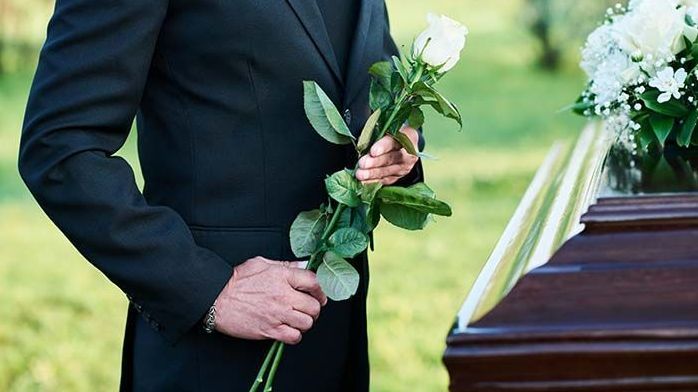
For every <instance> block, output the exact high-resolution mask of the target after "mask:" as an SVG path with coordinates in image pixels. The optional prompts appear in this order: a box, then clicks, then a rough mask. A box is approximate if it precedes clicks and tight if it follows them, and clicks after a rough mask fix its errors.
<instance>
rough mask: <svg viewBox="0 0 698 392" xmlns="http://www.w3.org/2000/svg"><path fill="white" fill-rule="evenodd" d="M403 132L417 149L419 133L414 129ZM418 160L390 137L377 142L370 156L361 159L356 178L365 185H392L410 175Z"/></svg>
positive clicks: (408, 128)
mask: <svg viewBox="0 0 698 392" xmlns="http://www.w3.org/2000/svg"><path fill="white" fill-rule="evenodd" d="M401 132H402V133H404V134H405V135H407V137H409V138H410V140H411V141H412V144H414V146H415V149H416V146H417V142H418V141H419V134H418V133H417V131H416V130H415V129H414V128H410V127H403V128H402V130H401ZM417 160H419V158H418V157H416V156H414V155H411V154H409V153H408V152H407V151H406V150H405V149H404V148H402V146H400V143H398V142H396V141H395V139H393V138H392V137H391V136H389V135H388V136H385V137H383V138H382V139H380V140H379V141H377V142H376V143H375V144H374V145H373V147H371V151H370V152H369V154H368V155H364V156H363V157H361V159H359V170H357V171H356V178H357V179H358V180H360V181H361V182H364V183H370V182H381V183H382V184H383V185H392V184H394V183H395V182H397V181H398V180H399V179H401V178H402V177H404V176H406V175H407V174H409V172H411V171H412V168H413V167H414V165H415V164H416V163H417Z"/></svg>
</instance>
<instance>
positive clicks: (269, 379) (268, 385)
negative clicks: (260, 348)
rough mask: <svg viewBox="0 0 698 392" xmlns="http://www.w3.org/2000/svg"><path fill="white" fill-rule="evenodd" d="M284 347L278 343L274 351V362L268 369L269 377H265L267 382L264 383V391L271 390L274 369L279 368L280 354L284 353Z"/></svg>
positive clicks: (274, 374)
mask: <svg viewBox="0 0 698 392" xmlns="http://www.w3.org/2000/svg"><path fill="white" fill-rule="evenodd" d="M284 347H285V346H284V345H283V344H280V345H279V348H278V350H277V351H276V356H275V357H274V363H273V364H272V365H271V370H269V377H267V382H266V384H264V392H271V388H272V385H273V384H274V377H275V376H276V370H277V369H278V368H279V363H280V362H281V356H282V355H283V353H284Z"/></svg>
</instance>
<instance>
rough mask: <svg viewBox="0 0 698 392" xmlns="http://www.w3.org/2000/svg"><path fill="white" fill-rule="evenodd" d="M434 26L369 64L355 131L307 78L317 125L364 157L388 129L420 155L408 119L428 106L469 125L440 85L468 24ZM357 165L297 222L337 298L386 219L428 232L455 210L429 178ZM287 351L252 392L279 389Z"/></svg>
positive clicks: (434, 22) (312, 260) (297, 236)
mask: <svg viewBox="0 0 698 392" xmlns="http://www.w3.org/2000/svg"><path fill="white" fill-rule="evenodd" d="M428 19H429V27H428V28H427V29H426V30H425V31H424V32H423V33H422V34H420V35H419V37H417V39H416V40H415V42H414V45H413V46H412V50H411V53H410V54H409V55H408V56H403V57H402V58H398V57H393V58H392V61H385V62H379V63H376V64H374V65H373V66H371V68H370V69H369V70H368V72H369V74H370V75H371V77H372V81H371V88H370V96H369V105H370V108H371V111H372V115H371V116H370V117H369V118H368V121H367V122H366V124H365V126H364V127H363V130H362V132H361V134H360V135H359V137H358V138H357V137H355V136H354V135H353V134H352V133H351V132H350V131H349V127H348V126H347V124H346V123H345V122H344V120H343V119H342V116H341V115H340V114H339V111H338V110H337V108H336V107H335V106H334V104H333V103H332V101H331V100H330V98H329V97H328V96H327V94H325V92H324V91H323V90H322V88H320V86H319V85H318V84H317V83H315V82H312V81H306V82H304V83H303V91H304V104H305V113H306V116H307V117H308V120H309V121H310V124H311V125H312V126H313V128H314V129H315V131H316V132H317V133H318V134H319V135H320V136H321V137H323V138H324V139H325V140H326V141H327V142H329V143H333V144H342V145H351V146H353V148H354V150H355V152H356V154H357V157H358V158H360V157H361V156H363V155H364V154H365V153H366V152H367V151H369V150H370V149H371V147H372V146H373V144H374V143H375V142H377V141H378V140H380V139H381V138H383V137H384V136H386V135H390V136H391V137H393V138H394V139H395V140H396V141H397V142H398V143H400V145H402V146H403V148H404V149H405V150H406V151H407V152H408V153H410V154H413V155H418V154H419V153H418V152H417V151H416V149H415V146H414V145H413V144H412V141H411V140H410V139H409V138H408V137H407V136H406V135H405V134H404V133H402V132H401V129H402V127H403V125H405V124H409V125H410V126H412V127H413V128H420V127H421V126H422V124H423V123H424V113H423V111H422V108H425V107H431V108H432V109H434V110H435V111H436V112H437V113H439V114H441V115H443V116H445V117H447V118H450V119H453V120H455V121H457V122H458V124H462V121H461V115H460V113H459V112H458V109H457V108H456V106H455V105H453V104H452V103H451V102H450V101H448V100H447V99H446V98H445V97H444V96H443V95H441V93H439V92H438V91H437V90H436V89H435V88H434V85H435V84H436V82H438V81H439V80H440V79H441V77H442V76H443V75H444V74H445V73H446V72H447V71H449V70H450V69H451V68H453V67H454V66H455V65H456V63H457V62H458V61H459V60H460V52H461V51H462V50H463V47H464V46H465V40H466V35H467V33H468V30H467V29H466V28H465V26H463V25H461V24H460V23H458V22H456V21H454V20H452V19H449V18H447V17H445V16H436V15H429V18H428ZM355 171H356V167H355V168H353V169H344V170H340V171H338V172H336V173H334V174H332V175H330V176H329V177H327V179H326V180H325V190H326V192H327V196H328V200H327V203H325V204H323V205H321V206H319V208H318V209H316V210H312V211H305V212H301V213H300V214H299V215H298V217H297V218H296V220H295V221H294V222H293V224H292V226H291V232H290V241H291V248H292V249H293V252H294V254H295V255H296V256H297V257H298V258H309V261H308V264H307V269H309V270H311V271H315V272H316V273H317V279H318V282H319V284H320V286H321V287H322V289H323V291H324V292H325V294H326V295H327V296H328V297H329V298H330V299H332V300H335V301H342V300H346V299H349V298H350V297H351V296H352V295H354V294H355V293H356V290H357V289H358V286H359V278H360V277H359V273H358V272H357V271H356V269H354V267H353V266H352V265H351V264H350V263H349V262H348V261H347V259H350V258H353V257H355V256H357V255H359V254H360V253H362V252H364V251H365V250H366V249H367V248H368V246H369V234H370V233H371V232H372V231H373V230H374V229H375V228H376V226H377V225H378V223H379V221H380V219H381V218H384V219H385V220H386V221H388V222H390V223H392V224H393V225H395V226H398V227H400V228H403V229H407V230H421V229H423V228H424V227H425V226H426V224H427V223H428V221H429V218H430V216H432V215H439V216H450V215H451V208H450V207H449V206H448V204H446V203H444V202H442V201H440V200H438V199H436V195H435V193H434V191H432V190H431V189H430V188H429V187H428V186H427V185H426V184H424V183H418V184H415V185H412V186H409V187H404V188H403V187H399V186H382V185H381V184H380V183H362V182H360V181H358V180H357V179H356V178H355ZM283 351H284V345H283V343H281V342H274V343H273V344H272V346H271V349H270V350H269V352H268V354H267V355H266V357H265V359H264V361H263V363H262V366H261V368H260V369H259V372H258V374H257V377H256V378H255V380H254V382H253V384H252V387H251V388H250V391H251V392H254V391H257V390H258V389H259V388H260V387H262V383H264V391H265V392H268V391H271V389H272V385H273V382H274V376H275V375H276V371H277V369H278V366H279V363H280V360H281V358H282V355H283Z"/></svg>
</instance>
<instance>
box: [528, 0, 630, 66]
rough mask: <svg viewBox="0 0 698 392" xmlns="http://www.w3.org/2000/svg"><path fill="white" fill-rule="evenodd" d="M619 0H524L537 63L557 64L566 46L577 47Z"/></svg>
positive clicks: (544, 64) (541, 64)
mask: <svg viewBox="0 0 698 392" xmlns="http://www.w3.org/2000/svg"><path fill="white" fill-rule="evenodd" d="M617 1H618V0H598V1H578V0H526V7H525V11H526V21H527V24H528V26H529V29H530V31H531V35H532V36H533V38H535V39H536V41H538V43H539V54H538V60H537V62H538V65H539V66H540V67H541V68H543V69H545V70H548V71H555V70H557V69H558V68H559V66H560V63H561V60H562V58H563V56H564V54H565V52H566V50H567V48H577V47H578V46H579V45H580V44H581V42H582V41H583V39H584V37H585V36H586V35H587V34H588V33H589V32H591V30H592V29H593V28H594V26H596V25H597V24H598V23H600V22H601V21H602V18H603V16H604V10H605V9H607V8H608V7H610V6H612V5H613V4H615V3H617Z"/></svg>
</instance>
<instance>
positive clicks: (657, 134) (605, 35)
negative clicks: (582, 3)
mask: <svg viewBox="0 0 698 392" xmlns="http://www.w3.org/2000/svg"><path fill="white" fill-rule="evenodd" d="M697 23H698V0H630V2H629V4H628V5H627V6H623V5H621V4H617V5H616V6H615V7H613V8H609V9H608V10H607V13H606V20H605V22H604V23H603V24H602V25H601V26H599V27H598V28H597V29H596V30H595V31H594V32H593V33H591V35H589V37H588V39H587V42H586V44H585V46H584V48H583V50H582V63H581V67H582V69H583V70H584V71H585V72H586V74H587V75H588V77H589V83H588V85H587V88H586V89H585V90H584V92H583V93H582V95H581V96H580V97H579V99H578V100H577V102H576V103H575V104H574V105H573V106H572V109H573V111H574V112H576V113H578V114H581V115H585V116H590V117H592V116H595V117H601V118H603V119H604V120H606V124H607V126H608V127H609V128H610V129H611V130H612V131H613V132H615V133H616V135H617V137H618V139H619V142H620V143H621V144H623V145H625V146H627V147H628V148H630V149H631V150H633V151H638V150H641V151H648V149H650V148H658V149H663V148H664V146H665V144H666V143H667V142H670V143H675V144H677V145H679V146H681V147H689V146H691V145H694V144H698V132H695V128H696V124H697V123H698V110H697V109H696V106H698V86H697V85H696V83H697V82H698V42H697V38H698V26H697Z"/></svg>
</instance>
